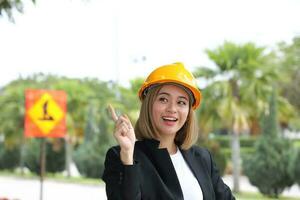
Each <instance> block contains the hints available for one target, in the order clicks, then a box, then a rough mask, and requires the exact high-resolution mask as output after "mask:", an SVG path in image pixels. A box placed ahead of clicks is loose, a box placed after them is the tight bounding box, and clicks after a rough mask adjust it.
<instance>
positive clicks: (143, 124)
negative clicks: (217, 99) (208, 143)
mask: <svg viewBox="0 0 300 200" xmlns="http://www.w3.org/2000/svg"><path fill="white" fill-rule="evenodd" d="M162 86H163V84H159V85H156V86H155V87H153V88H151V89H149V91H148V92H147V95H146V96H145V98H144V99H143V100H142V105H141V109H140V116H139V118H138V120H137V122H136V124H135V128H134V129H135V135H136V137H137V139H138V140H143V139H157V138H158V137H159V132H158V130H157V129H156V128H155V126H154V120H153V116H152V109H153V104H154V101H155V99H156V97H157V94H158V92H159V91H160V89H161V88H162ZM191 106H192V105H191V99H190V103H189V113H188V116H187V119H186V122H185V123H184V125H183V126H182V128H181V129H180V130H179V131H178V132H177V133H176V136H175V143H176V145H178V146H179V147H180V148H181V149H184V150H186V149H188V148H190V147H191V146H192V145H193V144H194V143H195V142H196V141H197V139H198V127H197V123H196V121H197V120H196V116H195V112H194V110H193V109H191Z"/></svg>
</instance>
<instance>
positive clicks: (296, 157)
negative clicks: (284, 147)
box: [289, 149, 300, 186]
mask: <svg viewBox="0 0 300 200" xmlns="http://www.w3.org/2000/svg"><path fill="white" fill-rule="evenodd" d="M291 157H292V158H291V162H290V165H289V173H290V176H291V177H293V178H294V181H295V182H296V183H297V184H298V185H299V186H300V167H299V166H300V149H297V151H294V153H293V155H292V156H291Z"/></svg>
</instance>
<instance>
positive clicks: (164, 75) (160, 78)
mask: <svg viewBox="0 0 300 200" xmlns="http://www.w3.org/2000/svg"><path fill="white" fill-rule="evenodd" d="M160 83H175V84H178V85H181V86H184V87H185V88H187V89H189V91H191V93H192V95H193V99H192V100H193V104H192V108H193V109H194V110H195V109H196V108H197V107H198V106H199V105H200V102H201V92H200V90H199V89H198V88H197V85H196V79H195V78H194V76H193V74H192V73H190V72H189V71H188V70H187V69H185V67H184V65H183V64H182V63H173V64H169V65H163V66H161V67H158V68H156V69H155V70H154V71H152V72H151V73H150V75H149V76H148V77H147V79H146V80H145V82H144V83H143V84H142V86H141V88H140V90H139V93H138V94H139V97H140V99H141V100H142V99H143V98H144V96H145V94H146V92H145V91H147V89H148V88H149V87H150V86H152V85H155V84H160Z"/></svg>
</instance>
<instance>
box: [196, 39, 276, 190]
mask: <svg viewBox="0 0 300 200" xmlns="http://www.w3.org/2000/svg"><path fill="white" fill-rule="evenodd" d="M206 53H207V54H208V56H209V58H210V59H211V60H212V61H213V62H214V63H215V65H216V66H215V68H207V67H201V68H198V69H197V70H196V72H195V76H196V77H197V78H201V79H203V78H205V79H206V81H207V86H206V87H205V88H204V89H203V97H204V100H203V104H202V108H201V110H200V112H199V115H200V117H199V119H200V129H201V130H202V131H204V132H207V133H208V132H209V131H212V130H216V129H220V128H226V129H227V130H229V131H230V132H231V133H232V134H231V136H232V162H233V183H234V185H233V191H234V192H239V174H240V143H239V135H240V134H241V133H243V132H247V131H249V129H250V127H249V126H251V121H250V119H258V117H259V115H260V113H261V111H262V110H264V108H265V107H266V106H267V98H266V97H267V94H269V93H270V92H271V91H272V84H270V83H271V82H272V81H273V80H274V79H276V78H277V77H278V76H277V71H276V67H275V65H273V64H272V63H270V61H271V60H272V59H270V58H272V54H265V48H263V47H256V46H255V45H254V44H253V43H247V44H244V45H240V46H239V45H236V44H233V43H230V42H225V43H224V44H223V45H222V46H220V47H218V48H217V49H215V50H207V51H206Z"/></svg>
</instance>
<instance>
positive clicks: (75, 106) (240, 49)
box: [0, 0, 300, 199]
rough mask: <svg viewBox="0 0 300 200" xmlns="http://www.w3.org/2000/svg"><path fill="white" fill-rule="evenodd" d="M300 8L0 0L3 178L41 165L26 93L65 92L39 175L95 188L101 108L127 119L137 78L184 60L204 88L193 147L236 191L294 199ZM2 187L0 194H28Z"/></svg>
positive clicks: (102, 136)
mask: <svg viewBox="0 0 300 200" xmlns="http://www.w3.org/2000/svg"><path fill="white" fill-rule="evenodd" d="M299 10H300V1H297V0H285V1H284V0H277V1H271V0H261V1H258V0H252V1H247V0H245V1H238V0H226V1H220V0H211V1H204V0H203V1H202V0H198V1H197V0H187V1H181V0H173V1H171V0H165V1H158V0H152V1H146V0H140V1H137V0H125V1H118V0H111V1H105V0H98V1H96V0H52V1H49V0H48V1H47V0H36V1H30V0H24V1H20V0H12V1H10V0H2V1H0V66H1V68H0V69H1V73H0V109H1V112H0V177H4V178H7V177H11V176H13V177H18V178H20V179H23V178H28V177H31V178H34V177H37V176H38V174H39V170H40V167H41V166H40V162H39V156H40V139H37V138H25V137H24V115H25V97H24V95H25V90H26V89H29V88H30V89H49V90H64V91H65V92H66V94H67V114H66V115H67V117H66V123H67V137H65V138H48V139H47V140H46V163H47V165H46V171H47V174H46V176H47V177H52V178H53V179H54V180H64V181H66V180H72V181H74V182H76V183H78V182H79V183H81V184H84V183H85V182H91V183H88V184H92V185H95V184H99V187H101V188H103V183H102V182H101V180H100V178H101V174H102V171H103V164H104V163H103V162H104V158H105V153H106V151H107V149H108V148H109V147H111V146H112V145H115V144H116V142H115V141H114V139H113V137H112V132H113V122H111V120H110V119H109V117H108V115H107V111H106V107H107V105H108V104H109V103H111V104H112V105H113V106H114V107H116V109H117V110H118V112H119V113H127V114H128V115H129V116H130V118H131V120H132V122H133V123H135V121H136V120H137V118H138V115H139V106H140V102H139V100H138V97H137V91H138V89H139V87H140V85H141V83H142V82H143V80H144V78H145V76H146V75H148V74H149V72H151V71H152V70H153V69H154V68H155V67H158V66H160V65H164V64H168V63H173V62H183V63H184V64H185V66H186V67H187V68H188V69H190V70H191V71H192V72H193V74H194V75H195V77H196V78H197V81H198V87H199V89H200V90H201V91H202V93H203V100H202V103H201V107H200V109H198V110H197V113H196V114H197V117H198V125H199V134H200V137H199V140H198V142H197V145H200V146H205V147H207V148H208V149H210V151H211V152H212V153H213V155H214V159H215V161H216V164H217V166H218V167H219V169H220V173H221V174H222V175H223V176H224V179H225V180H226V181H228V184H229V185H230V187H231V188H232V189H233V191H234V192H235V193H236V194H237V197H238V199H264V198H266V199H271V198H278V197H280V198H283V199H285V198H286V196H289V195H290V196H293V197H291V199H300V189H299V184H300V168H299V166H300V23H299V19H300V12H299ZM0 179H1V178H0ZM5 180H6V179H5ZM245 180H246V182H245ZM6 181H7V180H6ZM1 184H3V185H1ZM4 185H5V181H2V182H1V180H0V199H1V198H4V197H8V198H20V199H24V198H21V197H17V196H11V197H9V196H8V195H10V194H11V193H9V192H6V193H5V191H4V192H3V190H2V191H1V188H3V187H4ZM245 185H249V187H245ZM249 188H250V189H249ZM252 188H255V190H254V192H253V191H252ZM37 189H38V188H37ZM97 190H99V191H100V189H99V188H97ZM101 191H102V192H104V191H103V190H101ZM288 191H292V192H290V193H288ZM249 192H252V193H251V194H249ZM66 198H67V197H66ZM102 198H105V197H102ZM56 199H57V198H56ZM62 199H63V198H62ZM91 199H92V198H91ZM100 199H101V198H100Z"/></svg>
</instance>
